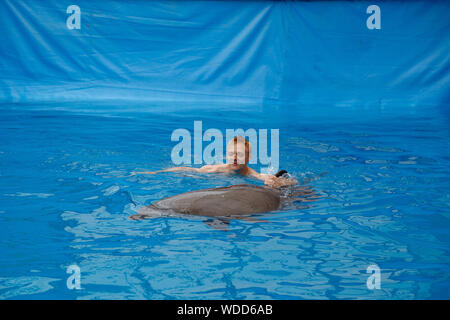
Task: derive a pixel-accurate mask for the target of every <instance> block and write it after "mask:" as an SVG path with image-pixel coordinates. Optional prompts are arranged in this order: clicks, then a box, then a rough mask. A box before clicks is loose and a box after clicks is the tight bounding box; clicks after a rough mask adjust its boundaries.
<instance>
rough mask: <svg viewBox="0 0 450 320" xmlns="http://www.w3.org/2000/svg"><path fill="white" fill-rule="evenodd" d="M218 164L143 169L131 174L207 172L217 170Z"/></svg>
mask: <svg viewBox="0 0 450 320" xmlns="http://www.w3.org/2000/svg"><path fill="white" fill-rule="evenodd" d="M219 167H220V165H210V164H208V165H205V166H203V167H201V168H191V167H173V168H168V169H163V170H158V171H143V172H133V174H156V173H160V172H177V171H194V172H203V173H209V172H218V171H219V170H218V169H219Z"/></svg>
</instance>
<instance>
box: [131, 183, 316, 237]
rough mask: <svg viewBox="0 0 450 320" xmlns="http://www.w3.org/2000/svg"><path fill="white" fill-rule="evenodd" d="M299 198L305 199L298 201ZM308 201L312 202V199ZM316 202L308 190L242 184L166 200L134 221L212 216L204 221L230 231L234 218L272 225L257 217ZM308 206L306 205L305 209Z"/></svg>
mask: <svg viewBox="0 0 450 320" xmlns="http://www.w3.org/2000/svg"><path fill="white" fill-rule="evenodd" d="M298 196H301V197H302V198H297V197H298ZM304 197H306V198H304ZM308 198H310V199H309V200H308ZM316 199H317V197H316V195H315V193H314V191H313V190H311V189H309V188H306V187H303V188H300V189H297V190H296V189H284V190H283V189H271V188H268V187H261V186H256V185H251V184H239V185H232V186H228V187H220V188H210V189H202V190H195V191H189V192H185V193H182V194H179V195H176V196H172V197H168V198H164V199H161V200H158V201H156V202H154V203H152V204H151V205H149V206H144V207H141V208H140V209H139V213H138V214H135V215H132V216H130V219H132V220H143V219H148V218H158V217H167V216H185V215H194V216H202V217H210V218H209V219H207V220H206V221H204V222H205V224H206V225H208V226H210V227H212V228H214V229H218V230H225V231H226V230H228V225H229V223H230V221H231V219H240V220H246V221H253V222H268V221H266V220H261V219H258V218H256V217H255V215H257V214H262V213H266V212H270V211H275V210H277V209H280V207H282V206H285V205H286V204H289V203H295V202H297V201H295V200H300V202H309V201H315V200H316ZM297 207H298V206H297ZM307 207H308V206H302V207H301V208H307ZM299 208H300V207H299Z"/></svg>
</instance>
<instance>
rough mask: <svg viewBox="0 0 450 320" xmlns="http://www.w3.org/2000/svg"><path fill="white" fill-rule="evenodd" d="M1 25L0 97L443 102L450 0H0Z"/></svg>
mask: <svg viewBox="0 0 450 320" xmlns="http://www.w3.org/2000/svg"><path fill="white" fill-rule="evenodd" d="M73 5H74V6H75V7H74V6H73ZM371 5H376V6H377V7H378V8H379V11H378V12H377V10H369V12H368V7H369V6H371ZM71 6H72V7H71ZM74 8H75V9H74ZM77 8H79V15H78V11H77V10H78V9H77ZM374 14H375V15H377V14H378V17H374V16H372V15H374ZM368 20H369V21H368ZM377 23H378V27H379V28H377V27H374V26H375V25H376V24H377ZM0 28H1V32H0V81H1V82H0V102H1V103H22V102H24V103H28V102H45V101H48V102H52V101H60V102H67V101H100V100H111V101H118V100H124V101H133V100H135V101H146V102H152V101H154V102H161V101H163V102H164V101H191V102H194V103H195V102H196V101H198V102H200V101H203V102H204V101H212V102H227V103H229V102H239V103H254V104H257V103H291V104H299V105H329V106H351V105H363V106H376V107H379V106H382V107H384V106H391V105H392V106H396V105H402V106H417V105H432V106H433V105H434V106H436V105H441V106H442V105H446V104H448V101H449V92H450V90H449V89H450V73H449V69H450V2H449V1H355V2H346V1H323V2H322V1H308V2H297V1H289V2H283V1H276V2H273V1H144V0H133V1H111V0H102V1H100V0H88V1H85V0H70V1H62V0H47V1H36V0H2V1H0Z"/></svg>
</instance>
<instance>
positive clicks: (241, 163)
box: [227, 136, 252, 170]
mask: <svg viewBox="0 0 450 320" xmlns="http://www.w3.org/2000/svg"><path fill="white" fill-rule="evenodd" d="M251 154H252V146H251V145H250V142H249V141H248V140H247V139H245V138H243V137H240V136H236V137H234V138H233V139H231V140H230V141H229V142H228V144H227V163H228V164H230V165H231V167H232V169H234V170H240V169H242V168H243V167H245V166H246V165H247V163H248V162H249V161H250V157H251Z"/></svg>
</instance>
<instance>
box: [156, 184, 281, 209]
mask: <svg viewBox="0 0 450 320" xmlns="http://www.w3.org/2000/svg"><path fill="white" fill-rule="evenodd" d="M279 206H280V195H279V193H278V192H276V191H274V190H271V189H267V188H263V187H259V186H254V185H234V186H229V187H223V188H212V189H204V190H197V191H191V192H186V193H182V194H179V195H176V196H173V197H169V198H165V199H161V200H159V201H156V202H155V203H153V204H152V205H151V206H150V207H151V208H153V209H157V210H171V211H174V212H177V213H184V214H193V215H201V216H233V215H246V214H253V213H261V212H268V211H273V210H276V209H278V207H279Z"/></svg>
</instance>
